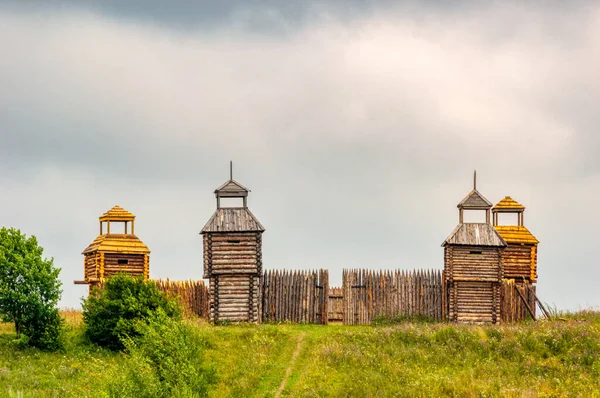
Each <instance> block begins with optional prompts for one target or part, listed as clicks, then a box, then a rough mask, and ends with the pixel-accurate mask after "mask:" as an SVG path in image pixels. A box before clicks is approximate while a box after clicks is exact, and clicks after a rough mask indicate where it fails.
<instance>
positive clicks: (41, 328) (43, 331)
mask: <svg viewBox="0 0 600 398" xmlns="http://www.w3.org/2000/svg"><path fill="white" fill-rule="evenodd" d="M43 251H44V249H43V248H42V247H40V246H39V245H38V242H37V239H36V238H35V236H30V237H27V236H26V235H24V234H21V231H20V230H17V229H14V228H10V229H7V228H2V229H0V316H1V317H2V320H3V321H5V322H14V323H15V330H16V333H17V339H20V340H21V342H23V343H27V344H28V345H31V346H35V347H39V348H44V349H52V350H54V349H57V348H59V347H60V346H61V341H60V335H61V330H62V320H61V318H60V315H59V313H58V310H57V309H56V304H57V303H58V300H59V299H60V295H61V293H62V290H61V285H62V283H61V281H60V280H59V279H58V275H59V273H60V268H55V267H54V265H53V263H54V259H52V258H51V259H43V258H42V254H43Z"/></svg>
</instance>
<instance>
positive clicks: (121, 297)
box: [82, 275, 182, 350]
mask: <svg viewBox="0 0 600 398" xmlns="http://www.w3.org/2000/svg"><path fill="white" fill-rule="evenodd" d="M82 307H83V321H84V323H85V335H86V337H87V338H88V339H89V340H90V341H91V342H93V343H96V344H98V345H100V346H103V347H107V348H109V349H111V350H120V349H123V348H124V345H123V339H124V338H127V337H135V336H137V335H138V334H139V333H138V331H137V330H136V324H138V323H139V322H138V321H146V320H148V319H150V318H151V317H153V316H154V315H155V314H156V313H157V312H158V311H159V310H160V311H162V312H163V313H164V314H165V315H166V316H168V317H171V318H174V319H181V311H182V309H181V306H180V305H179V304H178V303H177V301H176V299H174V298H168V297H167V296H166V295H165V294H164V293H163V292H161V291H160V290H159V289H158V287H157V286H156V284H155V283H154V282H151V281H148V280H143V279H142V278H141V277H139V278H134V277H131V276H127V275H116V276H113V277H111V278H109V279H107V280H106V282H105V283H104V288H102V289H98V288H97V289H94V290H93V291H92V293H91V294H90V295H89V297H88V298H87V299H84V300H83V304H82Z"/></svg>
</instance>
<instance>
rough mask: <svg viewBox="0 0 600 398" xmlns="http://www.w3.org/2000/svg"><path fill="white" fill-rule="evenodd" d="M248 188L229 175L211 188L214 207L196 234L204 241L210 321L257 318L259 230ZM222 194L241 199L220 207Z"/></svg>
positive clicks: (260, 265)
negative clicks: (215, 199)
mask: <svg viewBox="0 0 600 398" xmlns="http://www.w3.org/2000/svg"><path fill="white" fill-rule="evenodd" d="M249 192H250V190H249V189H248V188H246V187H244V186H243V185H242V184H240V183H239V182H237V181H235V180H234V179H233V175H232V173H231V170H230V176H229V180H228V181H226V182H225V183H224V184H223V185H221V186H220V187H219V188H217V189H216V190H215V196H216V198H217V209H216V210H215V212H214V213H213V215H212V217H211V218H210V220H208V222H207V223H206V225H205V226H204V228H202V231H201V232H200V234H202V235H203V245H204V278H208V279H209V281H210V321H211V322H218V321H222V320H227V321H232V322H259V321H260V319H259V317H260V303H259V281H260V275H261V274H262V233H263V232H264V231H265V229H264V228H263V226H262V225H261V224H260V222H258V220H257V219H256V217H255V216H254V214H252V212H251V211H250V209H248V203H247V198H248V193H249ZM222 198H233V199H242V203H241V206H238V207H223V206H222V203H221V199H222Z"/></svg>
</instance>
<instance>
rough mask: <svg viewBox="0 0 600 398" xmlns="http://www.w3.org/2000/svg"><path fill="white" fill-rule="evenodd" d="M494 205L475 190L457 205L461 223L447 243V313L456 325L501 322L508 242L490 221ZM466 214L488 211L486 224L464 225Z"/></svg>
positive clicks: (445, 265)
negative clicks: (505, 252)
mask: <svg viewBox="0 0 600 398" xmlns="http://www.w3.org/2000/svg"><path fill="white" fill-rule="evenodd" d="M491 208H492V204H491V203H490V201H488V200H487V199H486V198H485V197H484V196H483V195H482V194H481V193H479V191H478V190H477V174H475V176H474V187H473V190H472V191H471V192H470V193H469V194H468V195H467V196H466V197H465V198H464V199H463V200H462V201H461V202H460V203H459V204H458V211H459V223H458V226H457V227H456V228H455V229H454V231H453V232H452V233H451V234H450V236H449V237H448V238H447V239H446V240H445V241H444V243H443V244H442V246H443V247H444V281H445V284H444V286H445V291H446V304H445V306H446V308H444V310H445V313H446V314H447V316H448V317H449V319H450V320H451V321H454V322H473V323H488V322H491V323H496V322H498V321H499V320H500V286H501V283H502V275H503V252H504V249H505V247H506V242H504V240H503V239H502V237H501V236H500V234H498V232H497V231H496V230H495V229H494V227H493V226H492V224H491V222H490V210H491ZM465 211H485V215H486V221H485V222H484V223H481V222H480V223H469V222H464V212H465Z"/></svg>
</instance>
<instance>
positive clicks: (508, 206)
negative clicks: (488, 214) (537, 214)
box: [492, 196, 525, 212]
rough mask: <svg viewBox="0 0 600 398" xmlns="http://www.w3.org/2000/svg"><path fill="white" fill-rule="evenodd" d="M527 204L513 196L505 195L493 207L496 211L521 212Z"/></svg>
mask: <svg viewBox="0 0 600 398" xmlns="http://www.w3.org/2000/svg"><path fill="white" fill-rule="evenodd" d="M524 210H525V206H523V205H522V204H520V203H519V202H517V201H516V200H514V199H513V198H511V197H510V196H506V197H504V199H502V200H501V201H500V202H498V204H496V206H494V207H493V208H492V211H494V212H520V211H524Z"/></svg>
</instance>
